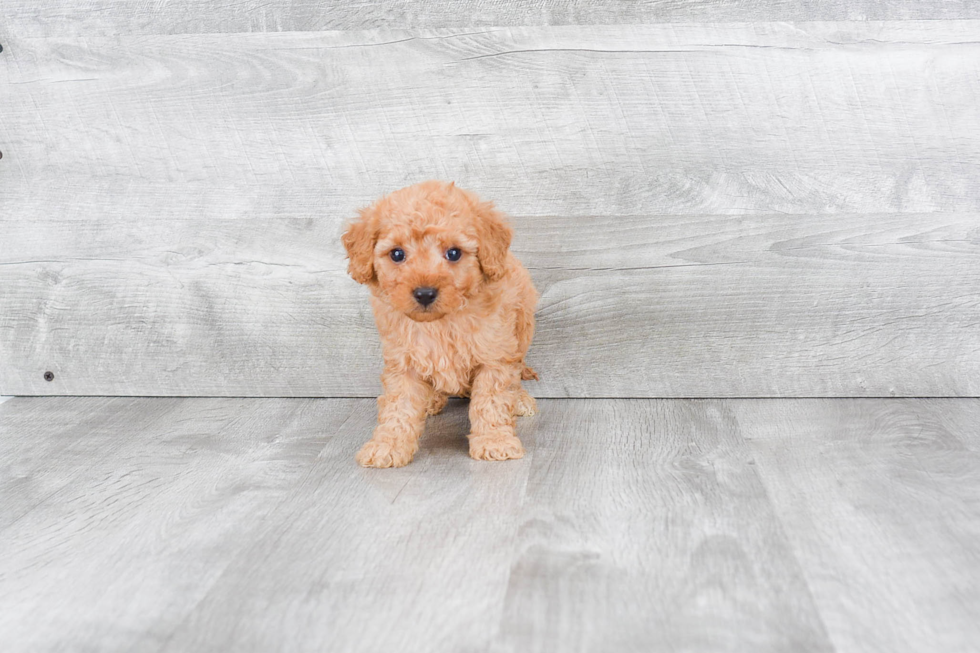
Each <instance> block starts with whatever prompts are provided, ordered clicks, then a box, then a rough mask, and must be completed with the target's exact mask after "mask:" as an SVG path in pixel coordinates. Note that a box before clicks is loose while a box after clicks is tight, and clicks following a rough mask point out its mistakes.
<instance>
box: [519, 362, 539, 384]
mask: <svg viewBox="0 0 980 653" xmlns="http://www.w3.org/2000/svg"><path fill="white" fill-rule="evenodd" d="M521 379H522V380H524V381H530V380H531V379H534V380H535V381H540V380H541V379H540V378H539V377H538V373H537V372H535V371H534V368H533V367H528V365H527V363H524V371H523V372H521Z"/></svg>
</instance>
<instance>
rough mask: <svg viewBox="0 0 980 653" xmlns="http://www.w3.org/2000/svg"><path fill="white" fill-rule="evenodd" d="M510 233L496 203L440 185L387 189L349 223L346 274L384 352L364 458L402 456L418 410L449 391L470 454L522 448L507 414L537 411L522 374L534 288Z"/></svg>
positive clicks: (502, 454)
mask: <svg viewBox="0 0 980 653" xmlns="http://www.w3.org/2000/svg"><path fill="white" fill-rule="evenodd" d="M512 234H513V232H512V230H511V228H510V226H509V225H508V224H507V222H506V220H505V219H504V217H503V216H502V215H501V214H500V213H499V212H498V211H496V210H495V209H494V207H493V204H492V203H490V202H481V201H480V200H479V199H478V198H477V197H476V196H475V195H474V194H473V193H470V192H468V191H465V190H462V189H460V188H456V186H455V185H454V184H452V183H448V184H447V183H443V182H439V181H428V182H424V183H421V184H416V185H414V186H409V187H408V188H403V189H401V190H398V191H395V192H394V193H391V194H390V195H388V196H386V197H384V198H382V199H381V200H379V201H377V202H375V203H374V204H372V205H371V206H369V207H367V208H364V209H361V211H360V217H359V219H357V220H356V221H354V222H353V223H352V224H351V225H350V226H349V227H348V229H347V231H346V233H345V234H344V236H343V242H344V247H345V248H346V249H347V255H348V258H349V265H348V271H349V272H350V275H351V277H353V279H354V280H355V281H357V282H358V283H362V284H365V285H367V286H368V288H370V290H371V306H372V308H373V309H374V319H375V323H376V324H377V326H378V331H379V333H380V334H381V343H382V346H383V349H384V371H383V373H382V375H381V382H382V384H383V387H384V394H382V395H381V396H380V397H379V398H378V426H377V427H376V428H375V430H374V435H373V437H372V438H371V439H370V440H369V441H368V442H367V443H366V444H365V445H364V446H363V448H361V450H360V452H359V453H358V454H357V462H358V463H360V464H361V465H363V466H365V467H401V466H403V465H407V464H408V463H410V462H411V461H412V457H413V456H414V455H415V452H416V451H418V441H419V437H420V436H421V435H422V429H423V427H424V425H425V418H426V415H435V414H437V413H438V412H439V411H440V410H442V407H443V406H444V405H445V404H446V398H447V396H450V395H454V396H469V397H470V427H471V431H470V434H469V443H470V455H471V456H472V457H473V458H476V459H478V460H506V459H508V458H520V457H521V456H523V455H524V447H523V446H522V445H521V441H520V440H519V439H518V438H517V436H516V435H515V433H514V421H515V420H514V418H515V416H516V415H532V414H534V411H535V403H534V399H533V398H532V397H531V396H530V395H529V394H527V392H526V391H525V390H524V389H523V388H522V387H521V380H522V379H524V380H528V379H536V378H537V374H536V373H535V372H534V370H532V369H531V368H529V367H527V365H526V364H525V363H524V356H525V355H526V354H527V350H528V347H529V346H530V344H531V337H532V336H533V335H534V307H535V304H536V303H537V300H538V293H537V291H536V290H535V289H534V286H533V285H532V284H531V277H530V275H529V274H528V272H527V270H526V269H524V266H522V265H521V264H520V262H519V261H518V260H517V259H516V258H515V257H514V256H513V254H511V253H510V251H509V249H508V248H509V247H510V241H511V236H512ZM396 250H397V251H396ZM451 250H454V251H451ZM457 255H458V260H453V259H455V258H456V257H457ZM433 291H434V293H433ZM433 294H434V295H435V297H434V299H433V297H432V295H433Z"/></svg>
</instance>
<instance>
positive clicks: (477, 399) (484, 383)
mask: <svg viewBox="0 0 980 653" xmlns="http://www.w3.org/2000/svg"><path fill="white" fill-rule="evenodd" d="M519 384H520V371H519V370H518V369H517V368H516V367H514V366H513V365H505V364H502V365H500V366H492V365H485V366H483V367H481V368H480V369H479V370H478V371H477V373H476V376H475V377H474V378H473V389H472V392H471V396H470V429H471V431H470V456H471V457H473V458H476V459H477V460H507V459H508V458H520V457H521V456H523V455H524V446H523V445H522V444H521V441H520V440H518V439H517V436H516V435H515V434H514V402H515V401H516V400H517V393H516V392H515V388H516V387H519Z"/></svg>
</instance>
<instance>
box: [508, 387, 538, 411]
mask: <svg viewBox="0 0 980 653" xmlns="http://www.w3.org/2000/svg"><path fill="white" fill-rule="evenodd" d="M536 412H538V403H537V402H536V401H534V397H532V396H531V395H529V394H528V393H527V390H525V389H524V388H523V387H522V386H521V385H520V384H518V386H517V399H515V401H514V414H515V415H517V416H518V417H530V416H531V415H533V414H535V413H536Z"/></svg>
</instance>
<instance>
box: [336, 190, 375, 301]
mask: <svg viewBox="0 0 980 653" xmlns="http://www.w3.org/2000/svg"><path fill="white" fill-rule="evenodd" d="M374 217H375V216H374V207H368V208H366V209H362V210H361V217H360V219H359V220H357V221H355V222H352V223H351V224H350V225H349V226H348V227H347V231H346V232H344V235H343V237H342V239H341V240H343V242H344V248H346V249H347V258H348V259H349V262H348V264H347V272H349V273H350V276H351V278H352V279H354V281H356V282H357V283H371V282H373V281H376V280H377V276H376V275H375V273H374V245H375V243H376V242H377V240H378V229H377V227H376V226H375V219H374Z"/></svg>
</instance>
